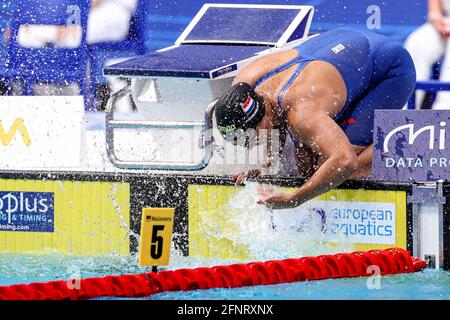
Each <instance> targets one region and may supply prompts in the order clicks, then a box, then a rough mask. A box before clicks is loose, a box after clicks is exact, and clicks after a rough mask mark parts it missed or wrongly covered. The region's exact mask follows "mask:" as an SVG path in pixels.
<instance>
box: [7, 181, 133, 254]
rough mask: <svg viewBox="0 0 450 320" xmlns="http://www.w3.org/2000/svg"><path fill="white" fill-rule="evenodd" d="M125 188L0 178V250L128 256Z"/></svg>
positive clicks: (111, 184)
mask: <svg viewBox="0 0 450 320" xmlns="http://www.w3.org/2000/svg"><path fill="white" fill-rule="evenodd" d="M129 221H130V184H129V183H122V182H108V181H75V180H33V179H26V178H25V179H23V178H22V179H0V252H10V253H21V252H40V253H42V252H49V251H50V252H60V253H70V254H76V255H108V254H120V255H127V254H128V253H129V251H130V240H129V236H128V233H127V232H128V230H127V225H129Z"/></svg>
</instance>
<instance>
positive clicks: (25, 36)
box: [0, 0, 448, 111]
mask: <svg viewBox="0 0 450 320" xmlns="http://www.w3.org/2000/svg"><path fill="white" fill-rule="evenodd" d="M431 1H433V0H431ZM434 1H437V2H439V1H441V0H434ZM52 2H55V0H47V1H43V0H34V1H30V0H0V9H1V11H0V31H1V33H2V35H3V36H2V37H1V41H0V61H1V63H0V94H2V95H6V94H25V95H32V94H41V95H46V94H65V95H68V94H69V95H70V94H80V93H81V94H82V95H83V96H84V97H85V99H86V102H85V106H86V110H94V111H95V110H97V111H98V110H103V109H104V107H105V103H106V100H107V99H108V97H109V95H110V93H111V92H113V91H116V90H118V89H119V88H120V87H121V86H122V85H123V84H121V83H120V81H119V82H117V81H116V82H117V83H114V82H113V83H111V82H108V81H107V79H105V78H104V77H103V76H102V68H103V66H104V65H106V64H111V63H113V62H117V61H120V60H123V59H126V58H127V57H131V56H135V55H141V54H145V53H148V52H152V51H155V50H157V49H160V48H164V47H167V46H170V45H172V44H173V43H174V42H175V40H176V39H177V38H178V36H179V35H180V33H181V32H182V30H183V29H184V28H185V27H186V26H187V24H188V23H189V22H190V21H191V19H192V18H193V16H194V15H195V14H196V13H197V11H198V10H199V9H200V8H201V7H202V5H203V4H204V3H205V2H204V1H200V0H196V1H193V0H177V1H158V0H91V1H88V0H72V1H67V0H60V1H56V3H58V5H59V6H63V5H65V6H64V8H66V10H65V12H63V11H61V12H62V16H63V17H64V19H66V21H67V19H71V18H70V17H72V18H73V17H75V18H74V19H75V22H70V23H66V26H63V27H61V25H62V24H63V23H59V22H61V21H62V20H60V21H59V22H58V20H57V17H56V16H57V15H58V14H61V12H59V13H58V10H50V9H49V8H51V4H52ZM65 2H67V4H65ZM209 2H211V1H209ZM218 2H220V3H251V4H285V5H294V4H295V5H299V4H302V5H312V6H314V7H315V9H316V12H315V16H314V19H313V23H312V27H311V32H312V33H317V32H324V31H327V30H330V29H334V28H336V27H339V26H350V27H355V28H368V23H369V22H370V25H371V27H370V28H372V29H373V30H374V31H376V32H379V33H381V34H385V35H388V36H390V37H393V38H395V39H397V40H399V41H401V42H405V40H406V39H407V38H408V36H409V35H411V34H412V33H413V32H414V31H415V30H417V29H418V28H419V27H420V26H422V25H424V24H425V23H426V21H427V17H428V18H429V14H428V1H427V0H382V1H381V0H379V1H377V0H358V1H355V0H309V1H308V0H303V1H302V0H283V1H279V0H251V1H248V0H235V1H230V0H220V1H218ZM442 2H446V1H445V0H442ZM447 2H448V1H447ZM71 3H73V4H75V5H76V6H80V7H75V9H73V10H72V11H70V10H69V9H67V8H72V7H70V5H71ZM67 6H69V7H67ZM84 6H87V12H86V10H84V9H83V8H84ZM77 8H78V9H77ZM79 8H81V10H80V9H79ZM440 10H441V11H442V16H446V13H445V10H444V6H442V8H441V9H440ZM52 15H55V19H54V20H52V19H50V18H51V17H52ZM68 16H69V18H68ZM371 17H372V18H371ZM86 18H87V21H86ZM77 19H78V20H79V21H76V20H77ZM369 20H370V21H369ZM77 22H78V23H79V27H78V28H77V27H74V25H77ZM53 24H54V25H59V26H60V27H59V28H55V26H53V27H52V25H53ZM69 24H71V25H70V28H69V27H68V26H67V25H69ZM36 25H41V27H40V28H38V27H36ZM42 25H43V26H44V27H42ZM85 29H87V32H86V33H85V32H83V31H84V30H85ZM422 37H423V36H422ZM416 42H417V41H416ZM74 48H77V50H78V51H76V52H75V53H73V52H71V51H74V50H75V49H74ZM58 49H61V50H64V52H63V53H61V52H59V51H58ZM26 50H28V51H26ZM30 50H31V51H32V55H34V56H32V55H30V54H31V53H30V52H31V51H30ZM37 50H43V51H44V50H50V51H47V52H41V53H40V55H39V56H36V51H37ZM435 55H436V54H435ZM443 55H444V52H442V54H440V55H439V58H438V59H437V61H435V62H439V61H440V59H441V56H443ZM434 58H435V57H433V59H434ZM433 62H434V61H433ZM74 65H75V66H76V68H74ZM426 68H428V69H429V70H430V73H429V74H428V75H427V74H425V75H424V76H423V77H426V78H427V77H428V78H430V77H434V78H437V77H439V75H438V73H439V68H437V69H436V67H435V66H434V63H433V64H432V68H431V67H430V66H428V65H427V66H426V67H425V69H426ZM57 69H59V70H57ZM434 69H436V72H435V70H434ZM73 83H78V86H75V87H73V86H72V84H73ZM420 99H422V100H423V97H422V98H420ZM419 104H420V105H423V104H424V103H423V101H419ZM130 105H131V108H133V107H134V106H133V104H132V103H130ZM423 107H427V106H423ZM428 107H429V106H428Z"/></svg>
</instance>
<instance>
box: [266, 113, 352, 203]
mask: <svg viewBox="0 0 450 320" xmlns="http://www.w3.org/2000/svg"><path fill="white" fill-rule="evenodd" d="M302 109H304V110H306V109H307V107H306V106H304V107H303V108H302ZM288 122H289V124H290V126H291V127H292V128H295V129H294V130H293V131H294V134H295V135H296V136H297V138H298V139H299V140H300V141H303V142H304V143H308V144H309V145H310V146H311V148H312V149H313V150H314V151H315V152H316V153H318V154H322V155H323V157H324V158H325V161H324V162H323V163H322V165H321V166H320V167H319V168H318V169H317V171H316V172H315V173H314V174H313V175H312V176H311V178H310V179H309V180H307V181H306V182H305V184H303V186H301V187H300V188H299V189H297V191H296V192H294V193H292V194H282V193H280V194H271V195H263V197H262V198H260V200H259V201H258V203H260V204H265V205H266V206H268V207H270V208H273V209H288V208H294V207H296V206H299V205H301V204H302V203H304V202H306V201H308V200H311V199H313V198H315V197H317V196H319V195H321V194H323V193H325V192H327V191H328V190H330V189H332V188H335V187H337V186H338V185H340V184H341V183H342V182H344V181H345V180H347V179H348V178H350V176H351V175H352V174H353V173H354V172H355V171H356V169H357V163H358V160H357V156H356V153H355V152H354V150H353V148H352V145H351V144H350V141H349V140H348V138H347V136H346V135H345V134H344V132H343V131H342V129H341V128H340V127H339V126H338V125H337V124H336V123H335V122H334V121H333V120H332V119H331V118H330V117H329V116H328V115H326V114H325V113H324V112H317V108H314V107H313V108H310V111H302V112H295V113H294V112H291V113H290V114H289V115H288Z"/></svg>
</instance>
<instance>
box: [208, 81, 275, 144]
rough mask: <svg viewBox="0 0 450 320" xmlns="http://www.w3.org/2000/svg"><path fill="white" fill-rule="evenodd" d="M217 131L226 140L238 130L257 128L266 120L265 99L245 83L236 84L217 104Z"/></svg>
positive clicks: (232, 136)
mask: <svg viewBox="0 0 450 320" xmlns="http://www.w3.org/2000/svg"><path fill="white" fill-rule="evenodd" d="M215 109H216V122H217V129H218V130H219V132H220V133H221V134H222V136H223V137H224V138H225V139H232V138H234V137H235V135H232V134H228V133H230V132H234V131H236V130H239V129H241V130H243V131H245V130H247V129H249V128H255V127H256V125H257V124H258V123H260V122H261V120H262V119H263V118H264V115H265V113H266V110H265V108H264V99H263V98H262V97H261V96H260V95H258V94H257V93H256V92H255V90H253V88H252V87H251V86H250V85H249V84H247V83H245V82H239V83H238V84H235V85H234V86H232V87H231V88H230V89H228V90H227V91H226V92H225V93H223V94H222V95H221V96H220V97H219V99H218V100H217V102H216V108H215Z"/></svg>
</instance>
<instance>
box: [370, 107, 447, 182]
mask: <svg viewBox="0 0 450 320" xmlns="http://www.w3.org/2000/svg"><path fill="white" fill-rule="evenodd" d="M449 127H450V110H376V111H375V126H374V152H373V176H374V178H375V179H376V180H379V181H389V182H432V181H437V180H440V179H442V180H449V179H450V153H449V151H450V139H449V137H448V131H449V129H448V128H449Z"/></svg>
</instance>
